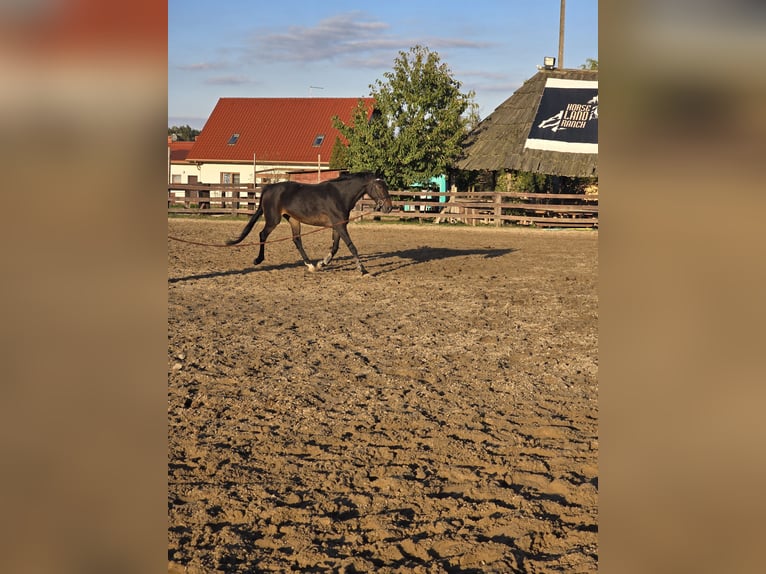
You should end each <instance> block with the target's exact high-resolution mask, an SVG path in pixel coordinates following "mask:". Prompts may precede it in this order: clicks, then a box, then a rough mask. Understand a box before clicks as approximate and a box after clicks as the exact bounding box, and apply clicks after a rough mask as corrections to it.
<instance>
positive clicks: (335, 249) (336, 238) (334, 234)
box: [317, 228, 340, 269]
mask: <svg viewBox="0 0 766 574" xmlns="http://www.w3.org/2000/svg"><path fill="white" fill-rule="evenodd" d="M339 244H340V233H338V230H337V229H335V228H333V230H332V247H331V248H330V252H329V253H328V254H327V255H325V258H324V259H322V261H320V262H319V263H317V269H321V268H322V267H326V266H327V265H329V264H330V262H331V261H332V258H333V257H335V254H336V253H337V252H338V245H339Z"/></svg>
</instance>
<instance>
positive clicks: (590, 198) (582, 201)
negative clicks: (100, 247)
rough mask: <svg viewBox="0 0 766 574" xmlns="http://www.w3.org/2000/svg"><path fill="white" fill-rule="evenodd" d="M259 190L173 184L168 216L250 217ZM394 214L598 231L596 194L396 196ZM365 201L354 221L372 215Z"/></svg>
mask: <svg viewBox="0 0 766 574" xmlns="http://www.w3.org/2000/svg"><path fill="white" fill-rule="evenodd" d="M260 190H261V188H255V189H253V186H252V184H251V185H240V186H231V185H206V184H172V185H169V186H168V213H195V214H210V215H213V214H230V215H237V214H242V215H251V214H253V213H255V210H256V208H257V207H258V202H259V201H260ZM391 197H392V199H393V204H394V210H393V211H391V213H388V214H385V215H384V214H382V213H379V212H376V213H375V217H376V218H378V217H379V218H381V219H387V220H390V219H394V220H397V219H398V220H404V219H419V220H433V221H434V222H435V223H440V222H450V223H465V224H468V225H478V224H482V225H495V226H501V225H505V224H516V225H530V226H531V225H534V226H536V227H588V228H596V227H598V194H563V193H562V194H552V193H515V192H499V191H450V192H433V191H427V192H424V191H420V190H418V191H392V192H391ZM373 205H374V202H373V201H372V200H371V199H369V198H368V197H367V196H365V197H364V198H363V199H362V200H361V201H360V202H359V203H357V205H356V207H355V208H354V211H353V212H352V217H353V216H354V215H358V214H359V213H360V212H367V211H369V212H372V208H373Z"/></svg>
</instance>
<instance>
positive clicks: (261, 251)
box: [253, 218, 279, 265]
mask: <svg viewBox="0 0 766 574" xmlns="http://www.w3.org/2000/svg"><path fill="white" fill-rule="evenodd" d="M277 225H279V219H277V222H276V223H274V222H270V221H269V218H266V225H265V227H264V228H263V229H261V233H260V235H259V236H258V239H259V240H260V242H261V248H260V249H259V250H258V257H256V258H255V259H254V260H253V263H254V264H255V265H258V264H260V263H261V262H262V261H263V258H264V251H265V248H266V239H267V238H268V237H269V235H270V234H271V232H272V231H274V228H276V226H277Z"/></svg>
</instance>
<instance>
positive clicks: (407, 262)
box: [168, 245, 518, 283]
mask: <svg viewBox="0 0 766 574" xmlns="http://www.w3.org/2000/svg"><path fill="white" fill-rule="evenodd" d="M515 251H518V250H517V249H514V248H506V249H495V248H491V247H488V248H472V249H453V248H451V247H429V246H427V245H424V246H421V247H417V248H414V249H405V250H403V251H391V252H386V253H371V254H367V255H364V254H362V255H360V257H359V258H360V259H361V260H362V262H363V263H364V264H365V267H367V268H368V270H369V271H370V275H373V276H376V275H383V274H385V273H391V272H392V271H398V270H399V269H403V268H405V267H410V266H412V265H420V264H422V263H428V262H431V261H439V260H443V259H451V258H453V257H482V258H484V259H494V258H496V257H502V256H503V255H508V254H510V253H514V252H515ZM355 267H356V266H355V264H354V260H353V258H352V257H351V256H350V255H346V256H341V257H336V259H335V260H334V261H333V263H332V264H331V266H330V267H328V268H326V269H324V270H322V271H320V273H331V272H332V271H333V270H345V269H355ZM297 268H304V269H305V265H304V264H303V262H302V261H295V262H292V263H282V264H279V265H263V264H262V265H259V266H257V267H255V266H250V267H245V268H244V269H232V270H230V271H214V272H211V273H200V274H198V275H187V276H184V277H171V278H169V279H168V283H179V282H181V281H193V280H196V279H213V278H216V277H228V276H232V275H243V276H244V275H249V274H251V273H256V272H263V271H276V270H281V269H297Z"/></svg>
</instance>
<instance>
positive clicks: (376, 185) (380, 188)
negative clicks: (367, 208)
mask: <svg viewBox="0 0 766 574" xmlns="http://www.w3.org/2000/svg"><path fill="white" fill-rule="evenodd" d="M366 187H367V193H368V194H369V195H370V197H371V198H372V199H374V200H375V208H374V209H375V211H382V212H383V213H389V212H390V211H391V208H392V207H393V205H392V204H391V196H390V195H389V194H388V185H386V182H385V180H384V179H381V178H379V177H376V178H374V179H372V180H371V181H370V182H369V183H368V184H367V186H366Z"/></svg>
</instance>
